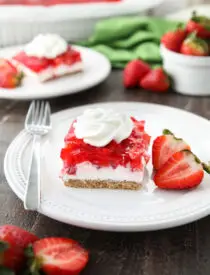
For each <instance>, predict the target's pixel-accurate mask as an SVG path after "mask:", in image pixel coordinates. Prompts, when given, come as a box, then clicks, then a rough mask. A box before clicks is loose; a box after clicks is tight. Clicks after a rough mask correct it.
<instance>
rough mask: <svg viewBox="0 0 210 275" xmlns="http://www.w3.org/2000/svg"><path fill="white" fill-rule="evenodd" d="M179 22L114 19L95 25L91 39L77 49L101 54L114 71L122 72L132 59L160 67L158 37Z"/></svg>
mask: <svg viewBox="0 0 210 275" xmlns="http://www.w3.org/2000/svg"><path fill="white" fill-rule="evenodd" d="M178 24H180V22H175V21H169V20H165V19H163V18H156V17H139V16H132V17H131V16H129V17H117V18H110V19H106V20H102V21H100V22H99V23H98V24H96V27H95V30H94V33H93V35H92V36H91V37H90V38H89V39H88V40H87V41H82V42H79V43H78V44H79V45H82V46H86V47H90V48H93V49H95V50H96V51H98V52H101V53H102V54H104V55H105V56H106V57H107V58H108V59H109V60H110V62H111V64H112V66H113V68H124V67H125V65H126V64H127V63H128V62H129V61H131V60H133V59H136V58H138V59H142V60H145V61H146V62H148V63H150V64H151V65H152V66H157V65H161V62H162V60H161V56H160V52H159V44H160V38H161V36H162V35H163V34H164V33H165V32H167V31H168V30H173V29H175V28H176V26H177V25H178Z"/></svg>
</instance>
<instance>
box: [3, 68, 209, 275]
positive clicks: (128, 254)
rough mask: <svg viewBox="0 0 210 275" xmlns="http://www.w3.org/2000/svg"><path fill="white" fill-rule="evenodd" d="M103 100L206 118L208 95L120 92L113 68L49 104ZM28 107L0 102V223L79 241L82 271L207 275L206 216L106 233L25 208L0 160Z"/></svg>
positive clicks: (58, 107) (86, 273) (120, 274)
mask: <svg viewBox="0 0 210 275" xmlns="http://www.w3.org/2000/svg"><path fill="white" fill-rule="evenodd" d="M105 101H107V102H108V101H127V102H129V101H135V102H152V103H158V104H164V105H168V106H173V107H178V108H180V109H185V110H187V111H191V112H193V113H196V114H199V115H201V116H203V117H206V118H208V119H209V118H210V98H209V97H201V98H199V97H188V96H181V95H178V94H176V93H174V92H169V93H167V94H155V93H150V92H147V91H142V90H139V89H136V90H129V91H126V90H124V89H123V87H122V85H121V72H119V71H114V72H113V73H112V74H111V76H110V77H109V78H108V79H107V80H106V81H105V82H104V83H102V84H101V85H99V86H97V87H95V88H93V89H91V90H88V91H85V92H82V93H78V94H75V95H72V96H65V97H61V98H56V99H52V100H50V103H51V106H52V111H53V112H56V111H59V110H62V109H65V108H69V107H74V106H78V105H83V104H88V103H94V102H105ZM28 106H29V102H18V101H7V100H0V224H5V223H12V224H15V225H19V226H22V227H24V228H25V229H28V230H31V231H32V232H34V233H35V234H37V235H39V236H40V237H43V236H49V235H51V236H52V235H56V236H66V237H72V238H74V239H76V240H78V241H80V242H81V243H83V244H84V245H85V246H86V247H87V248H88V249H89V250H90V252H91V260H90V263H89V265H88V267H87V268H86V270H85V271H84V273H83V274H84V275H209V270H210V259H209V254H210V238H209V232H210V218H209V217H207V218H204V219H202V220H200V221H198V222H195V223H192V224H189V225H185V226H182V227H178V228H174V229H168V230H162V231H157V232H145V233H107V232H100V231H91V230H86V229H81V228H76V227H74V226H70V225H66V224H62V223H60V222H57V221H55V220H52V219H49V218H47V217H45V216H43V215H40V214H37V213H35V212H30V211H25V210H24V209H23V205H22V202H21V201H20V200H19V199H18V198H17V197H16V196H15V194H14V193H13V192H12V191H11V189H10V188H9V186H8V185H7V183H6V179H5V177H4V172H3V158H4V154H5V152H6V149H7V147H8V145H9V144H10V142H11V141H12V139H13V138H14V137H15V135H16V134H18V132H19V131H20V130H21V129H22V128H23V123H24V118H25V114H26V112H27V108H28Z"/></svg>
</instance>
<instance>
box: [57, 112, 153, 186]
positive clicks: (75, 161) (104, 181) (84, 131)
mask: <svg viewBox="0 0 210 275" xmlns="http://www.w3.org/2000/svg"><path fill="white" fill-rule="evenodd" d="M144 124H145V122H144V121H138V120H136V119H134V118H133V117H130V116H127V115H125V114H120V113H116V112H114V111H112V110H104V109H100V108H97V109H90V110H86V111H85V112H84V113H83V114H82V115H81V116H79V117H78V118H77V119H76V120H75V121H74V122H73V123H72V125H71V127H70V130H69V132H68V134H67V135H66V137H65V146H64V148H62V150H61V159H62V160H63V169H62V172H61V178H62V179H63V181H64V184H65V185H66V186H70V187H77V188H81V187H82V188H110V189H131V190H132V189H133V190H135V189H139V188H140V187H141V185H142V181H143V178H144V168H145V165H146V163H147V162H148V161H149V156H148V153H147V151H148V147H149V143H150V136H149V135H148V134H147V133H146V132H145V129H144Z"/></svg>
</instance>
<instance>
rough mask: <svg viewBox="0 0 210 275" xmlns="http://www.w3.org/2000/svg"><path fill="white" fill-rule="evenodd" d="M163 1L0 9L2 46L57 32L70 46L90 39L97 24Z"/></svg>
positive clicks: (137, 0)
mask: <svg viewBox="0 0 210 275" xmlns="http://www.w3.org/2000/svg"><path fill="white" fill-rule="evenodd" d="M162 1H163V0H141V1H140V0H122V2H116V3H114V2H113V3H98V4H97V3H96V4H94V3H91V4H64V5H55V6H50V7H45V6H22V5H13V6H1V5H0V45H1V46H9V45H14V44H24V43H26V42H28V41H30V40H31V39H32V38H33V37H34V36H36V35H37V34H39V33H46V32H54V33H57V34H59V35H61V36H62V37H64V38H65V39H66V40H67V41H69V42H75V41H79V40H83V39H87V38H88V37H89V36H90V35H91V34H92V33H93V30H94V27H95V25H96V23H97V22H98V21H100V20H102V19H105V18H109V17H111V16H123V15H138V14H139V13H142V12H145V11H147V10H148V9H151V8H154V7H155V6H157V5H159V4H160V3H161V2H162Z"/></svg>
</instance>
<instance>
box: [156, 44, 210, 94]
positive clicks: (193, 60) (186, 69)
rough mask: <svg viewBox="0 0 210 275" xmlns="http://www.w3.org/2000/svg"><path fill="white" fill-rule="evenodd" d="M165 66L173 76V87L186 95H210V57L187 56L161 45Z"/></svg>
mask: <svg viewBox="0 0 210 275" xmlns="http://www.w3.org/2000/svg"><path fill="white" fill-rule="evenodd" d="M160 51H161V55H162V58H163V68H164V70H165V71H166V72H167V73H168V74H169V76H171V78H172V81H173V88H174V89H175V90H176V91H177V92H179V93H181V94H186V95H194V96H207V95H210V85H209V81H210V57H199V56H187V55H183V54H180V53H176V52H173V51H170V50H168V49H167V48H166V47H164V46H163V45H161V47H160Z"/></svg>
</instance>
